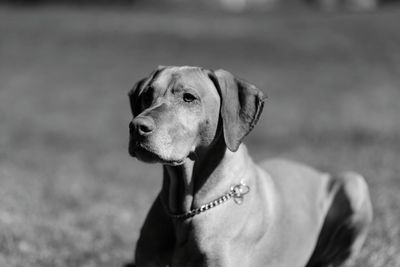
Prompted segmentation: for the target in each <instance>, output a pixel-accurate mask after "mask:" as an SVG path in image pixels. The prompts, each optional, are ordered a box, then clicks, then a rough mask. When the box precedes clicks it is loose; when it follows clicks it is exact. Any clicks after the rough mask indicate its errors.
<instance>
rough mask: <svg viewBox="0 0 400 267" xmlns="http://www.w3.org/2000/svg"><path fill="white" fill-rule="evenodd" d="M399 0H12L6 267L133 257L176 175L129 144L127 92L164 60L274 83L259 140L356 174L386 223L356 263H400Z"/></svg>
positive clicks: (0, 23) (4, 32) (0, 40)
mask: <svg viewBox="0 0 400 267" xmlns="http://www.w3.org/2000/svg"><path fill="white" fill-rule="evenodd" d="M399 22H400V10H392V11H389V10H383V11H380V12H379V13H372V14H357V15H354V14H316V13H313V12H300V13H294V12H292V13H290V14H279V15H278V14H269V15H266V14H264V15H261V14H253V15H247V16H232V15H230V16H228V15H221V14H219V15H218V16H215V14H214V15H211V14H202V13H199V14H196V15H189V14H185V13H183V12H172V13H171V11H169V12H167V13H163V12H161V11H160V12H149V11H134V10H122V9H120V10H117V9H114V10H110V11H106V10H102V9H89V8H86V9H69V8H63V7H58V8H56V7H53V8H32V9H14V8H9V7H8V8H6V7H0V33H1V35H0V266H2V267H3V266H4V267H8V266H10V267H14V266H15V267H17V266H21V267H27V266H32V267H39V266H40V267H62V266H74V267H75V266H82V267H91V266H100V267H101V266H120V265H121V264H122V263H123V262H125V261H127V260H129V259H130V258H131V257H132V255H133V250H134V247H135V241H136V239H137V237H138V231H139V228H140V226H141V223H142V221H143V219H144V216H145V214H146V212H147V210H148V208H149V206H150V204H151V201H152V199H153V198H154V196H155V195H156V193H157V192H158V190H159V187H160V185H161V173H160V167H159V166H153V165H144V164H142V163H139V162H137V161H136V160H134V159H132V158H130V157H129V156H128V153H127V141H128V130H127V129H128V122H129V120H130V114H129V107H128V99H127V91H128V90H129V89H130V87H131V86H132V85H133V83H134V82H135V81H136V80H138V79H139V78H141V77H143V76H145V75H147V74H148V73H149V72H150V71H151V70H152V69H153V68H154V67H155V66H157V65H158V64H162V65H182V64H185V65H202V66H205V67H210V68H225V69H228V70H230V71H232V72H234V73H236V74H238V75H239V76H241V77H244V78H246V79H247V80H249V81H252V82H254V83H255V84H256V85H257V86H258V87H259V88H261V89H262V90H263V91H264V92H265V93H267V94H268V95H269V99H268V101H267V103H266V106H265V109H264V114H263V116H262V118H261V121H260V122H259V125H257V127H256V129H255V130H254V132H253V133H252V134H251V135H250V136H249V137H248V138H247V140H246V143H247V144H248V147H249V149H250V150H251V152H252V154H253V155H254V157H255V158H256V159H261V158H263V157H275V156H279V157H288V158H291V159H295V160H299V161H302V162H306V163H308V164H311V165H313V166H316V167H318V168H321V169H327V170H355V171H359V172H361V173H363V174H364V175H365V176H366V179H367V181H368V183H369V184H370V190H371V195H372V201H373V206H374V211H375V220H374V223H373V225H372V229H371V233H370V235H369V238H368V240H367V243H366V246H365V248H364V250H363V251H362V255H361V257H360V259H359V261H358V262H357V264H356V265H355V266H359V267H361V266H363V267H364V266H367V267H383V266H384V267H398V266H400V223H399V222H400V194H399V192H400V30H399Z"/></svg>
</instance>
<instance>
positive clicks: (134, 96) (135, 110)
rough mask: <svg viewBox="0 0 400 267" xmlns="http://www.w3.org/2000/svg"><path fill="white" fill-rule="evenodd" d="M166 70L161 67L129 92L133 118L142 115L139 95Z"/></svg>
mask: <svg viewBox="0 0 400 267" xmlns="http://www.w3.org/2000/svg"><path fill="white" fill-rule="evenodd" d="M165 68H166V66H161V65H159V66H158V67H157V68H156V69H155V70H154V71H153V72H152V73H150V75H149V76H148V77H146V78H143V79H141V80H139V81H138V82H136V83H135V85H134V86H133V88H132V89H131V90H130V91H129V92H128V97H129V104H130V106H131V112H132V115H133V117H136V116H137V115H139V114H140V108H139V102H138V100H139V95H140V94H141V92H142V91H143V89H144V88H145V87H146V85H147V84H149V83H150V82H151V81H152V80H154V78H155V77H156V76H157V75H158V74H159V73H160V72H161V71H162V70H164V69H165Z"/></svg>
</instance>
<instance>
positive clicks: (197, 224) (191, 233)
mask: <svg viewBox="0 0 400 267" xmlns="http://www.w3.org/2000/svg"><path fill="white" fill-rule="evenodd" d="M207 217H208V218H207ZM221 223H222V224H221ZM225 223H226V222H225ZM223 224H224V222H217V221H216V220H215V218H213V217H212V216H204V217H203V218H200V217H199V218H196V219H194V220H192V221H191V222H190V223H185V224H181V225H177V227H179V230H178V231H177V236H176V237H177V239H176V246H175V249H174V253H173V259H172V263H173V264H172V266H230V267H232V266H246V265H243V264H244V263H245V262H246V259H247V256H246V255H245V254H246V253H244V255H243V256H240V255H239V254H241V253H242V252H244V251H236V250H235V249H234V248H235V246H233V245H232V244H234V243H236V242H237V240H235V239H237V237H235V235H234V233H232V231H231V230H230V229H231V228H230V227H227V226H226V225H225V226H224V225H223ZM238 256H240V257H238ZM233 260H234V261H233ZM241 262H242V263H243V264H242V263H241Z"/></svg>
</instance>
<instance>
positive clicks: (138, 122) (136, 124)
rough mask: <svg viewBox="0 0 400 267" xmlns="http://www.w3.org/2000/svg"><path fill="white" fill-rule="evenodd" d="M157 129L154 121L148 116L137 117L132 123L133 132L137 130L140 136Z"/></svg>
mask: <svg viewBox="0 0 400 267" xmlns="http://www.w3.org/2000/svg"><path fill="white" fill-rule="evenodd" d="M154 129H155V124H154V121H153V120H152V119H151V118H147V117H137V118H135V119H134V120H133V121H132V122H131V124H130V130H131V132H132V131H133V132H136V133H137V134H138V135H140V136H146V135H149V134H151V133H152V132H153V130H154Z"/></svg>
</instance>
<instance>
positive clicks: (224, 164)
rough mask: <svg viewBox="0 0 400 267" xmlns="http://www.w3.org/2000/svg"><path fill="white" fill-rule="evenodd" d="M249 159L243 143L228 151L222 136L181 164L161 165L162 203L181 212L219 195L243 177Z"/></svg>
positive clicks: (175, 211) (174, 210)
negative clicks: (162, 173)
mask: <svg viewBox="0 0 400 267" xmlns="http://www.w3.org/2000/svg"><path fill="white" fill-rule="evenodd" d="M221 148H222V149H221ZM231 161H234V162H235V164H231V163H230V162H231ZM250 161H251V159H250V158H249V157H248V155H247V149H246V147H245V146H244V145H243V144H242V145H241V146H240V147H239V149H238V151H236V152H231V151H229V150H228V149H227V148H226V145H225V143H224V141H223V139H222V141H217V143H216V144H214V145H213V146H212V147H211V148H209V149H203V150H201V151H197V152H196V156H195V157H194V159H193V158H192V159H190V158H188V159H187V160H186V161H185V162H184V164H182V165H179V166H169V165H164V168H163V171H164V180H163V188H162V192H161V198H162V201H163V202H164V206H166V207H167V208H168V209H169V211H170V212H172V213H185V212H187V211H189V210H191V209H194V208H198V207H200V206H201V205H202V204H205V203H208V202H210V201H212V200H214V199H216V198H218V197H220V196H222V195H223V194H225V193H226V192H227V191H228V190H229V188H230V186H232V185H234V184H238V183H240V181H241V180H242V179H243V178H245V176H246V174H245V170H246V169H248V168H246V167H245V166H247V165H248V164H250ZM228 166H229V168H228Z"/></svg>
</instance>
